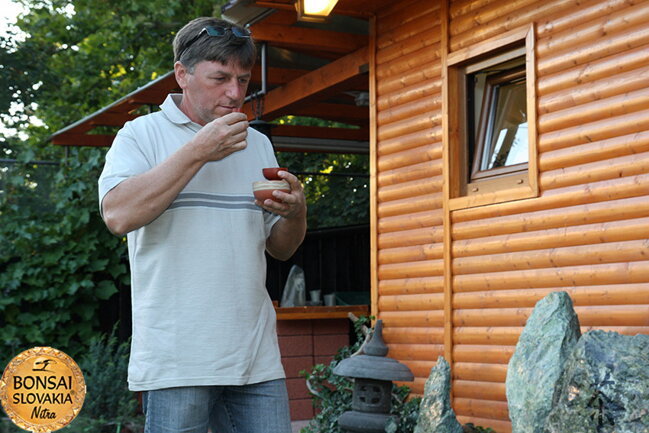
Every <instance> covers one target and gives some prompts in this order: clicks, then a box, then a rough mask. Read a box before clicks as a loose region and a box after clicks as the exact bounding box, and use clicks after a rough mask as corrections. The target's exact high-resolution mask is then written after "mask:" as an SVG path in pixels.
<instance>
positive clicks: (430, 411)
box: [414, 356, 462, 433]
mask: <svg viewBox="0 0 649 433" xmlns="http://www.w3.org/2000/svg"><path fill="white" fill-rule="evenodd" d="M414 433H462V425H461V424H460V423H459V422H458V421H457V418H456V417H455V412H454V411H453V408H452V407H451V367H450V366H449V365H448V362H447V361H446V359H444V357H443V356H440V357H439V358H437V364H435V366H434V367H433V368H431V370H430V375H429V376H428V380H426V385H424V397H423V398H422V400H421V404H420V405H419V418H418V419H417V425H416V426H415V432H414Z"/></svg>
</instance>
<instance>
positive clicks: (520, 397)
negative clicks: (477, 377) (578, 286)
mask: <svg viewBox="0 0 649 433" xmlns="http://www.w3.org/2000/svg"><path fill="white" fill-rule="evenodd" d="M580 335H581V332H580V330H579V319H578V318H577V314H576V313H575V310H574V309H573V307H572V300H571V299H570V296H568V294H567V293H566V292H553V293H550V294H549V295H547V296H546V297H545V298H543V299H541V300H540V301H539V302H537V304H536V306H535V307H534V311H533V312H532V315H531V316H530V317H529V319H528V320H527V324H526V325H525V328H524V329H523V332H522V333H521V336H520V338H519V340H518V344H516V351H515V352H514V355H512V357H511V359H510V360H509V366H508V368H507V379H506V391H507V404H508V408H509V418H510V419H511V421H512V432H513V433H541V432H543V428H544V425H545V419H546V417H547V416H548V414H549V413H550V410H551V409H552V396H553V395H554V391H555V386H556V383H557V381H558V379H559V376H560V375H561V372H562V371H563V368H564V364H565V362H566V360H567V359H568V357H569V355H570V353H571V352H572V350H573V348H574V347H575V344H576V343H577V341H578V340H579V337H580ZM563 433H565V431H564V432H563Z"/></svg>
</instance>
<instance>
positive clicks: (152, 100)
mask: <svg viewBox="0 0 649 433" xmlns="http://www.w3.org/2000/svg"><path fill="white" fill-rule="evenodd" d="M172 90H173V89H168V88H158V89H145V90H142V91H141V92H138V93H136V94H135V95H133V96H131V97H130V98H129V99H128V103H129V104H137V105H149V104H150V105H160V104H162V103H163V102H164V100H165V98H166V97H167V95H168V94H169V93H170V92H171V91H172ZM133 108H138V107H133Z"/></svg>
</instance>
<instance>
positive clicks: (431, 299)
mask: <svg viewBox="0 0 649 433" xmlns="http://www.w3.org/2000/svg"><path fill="white" fill-rule="evenodd" d="M396 3H397V4H395V5H394V6H392V7H390V8H387V9H386V10H384V11H382V13H381V14H379V15H378V16H377V19H376V40H375V47H376V53H375V58H374V59H375V60H374V61H375V65H374V66H375V69H374V74H375V80H376V149H375V158H376V176H375V182H376V197H375V199H376V207H375V212H374V226H375V231H376V233H375V235H376V243H375V251H374V255H375V260H376V265H377V283H376V287H374V288H373V290H374V291H375V299H376V303H375V305H374V313H375V314H377V316H378V317H380V318H382V319H383V321H384V325H385V331H384V334H385V339H386V341H387V342H388V344H389V347H390V356H392V357H395V358H397V359H399V360H400V361H402V362H404V363H405V364H407V365H408V366H409V367H410V368H411V369H412V370H413V372H414V373H415V376H416V380H415V383H414V384H410V385H411V387H412V389H413V392H414V393H416V394H419V393H422V392H423V385H424V382H425V379H426V377H427V376H428V373H429V371H430V368H431V367H432V366H433V365H434V363H435V360H436V359H437V357H438V356H439V355H445V356H446V357H447V359H450V360H451V361H452V367H453V368H452V372H453V387H452V389H453V399H454V403H453V404H454V407H455V410H456V412H457V414H458V416H459V419H460V421H461V422H463V423H466V422H473V423H474V424H476V425H482V426H488V427H492V428H494V429H495V430H496V431H497V432H499V433H502V432H510V431H511V426H510V424H509V422H508V413H507V404H506V397H505V385H504V382H505V376H506V367H507V363H508V361H509V358H510V356H511V355H512V353H513V351H514V348H515V345H516V342H517V340H518V337H519V335H520V332H521V330H522V328H523V326H524V325H525V321H526V319H527V318H528V317H529V315H530V313H531V311H532V308H533V307H534V305H535V303H536V302H537V301H538V300H539V299H541V298H542V297H543V296H545V295H547V294H548V293H550V292H551V291H555V290H565V291H567V292H568V293H569V294H570V295H571V297H572V299H573V301H574V303H575V308H576V311H577V313H578V315H579V319H580V322H581V325H582V327H583V331H586V330H589V329H607V330H615V331H618V332H621V333H624V334H631V335H633V334H636V333H646V334H649V241H648V240H647V239H648V238H649V236H648V235H649V85H648V84H649V26H648V25H647V23H648V22H649V0H645V1H641V0H636V1H633V0H589V1H585V0H511V1H508V2H502V1H498V0H455V1H452V0H451V1H448V2H447V3H444V4H442V1H441V0H440V1H430V0H422V1H420V0H407V1H401V2H396ZM531 23H534V24H535V32H536V35H535V36H536V59H537V64H536V72H537V83H536V84H537V112H538V125H537V126H538V134H539V136H538V150H539V156H538V169H539V187H540V193H539V196H538V197H536V198H532V199H525V200H519V201H512V202H505V203H500V204H496V205H491V206H482V207H475V208H469V209H463V210H457V211H453V212H449V211H448V210H446V209H445V206H447V204H448V198H447V197H445V192H444V181H443V180H444V176H443V175H444V170H445V167H447V161H444V140H445V135H444V129H443V126H444V125H443V119H444V116H443V114H444V98H443V92H442V89H443V86H444V80H443V70H444V68H445V65H444V64H443V62H444V59H445V55H446V54H448V53H452V52H454V51H457V50H460V49H464V48H467V47H471V46H472V45H473V44H476V43H479V42H482V41H485V40H487V39H489V38H492V37H494V36H497V35H499V34H501V33H503V32H505V31H508V30H512V29H515V28H518V27H521V26H524V25H529V24H531ZM443 31H447V33H446V34H443ZM444 43H446V44H447V46H444V45H443V44H444ZM445 215H446V220H447V221H448V223H449V224H448V227H446V230H448V232H447V235H446V237H445V228H444V225H443V222H444V220H445ZM445 239H447V245H445V244H444V240H445ZM445 248H447V249H448V251H449V253H447V254H445V253H444V250H445ZM445 260H446V261H447V262H445ZM445 269H446V270H447V272H446V273H445ZM445 278H446V279H447V280H445ZM445 284H447V286H450V293H449V292H448V290H447V293H446V294H445ZM449 298H450V299H449ZM445 303H447V304H448V306H450V308H448V306H447V308H446V312H445ZM445 326H446V333H447V334H448V337H447V338H446V339H445ZM449 328H450V329H449Z"/></svg>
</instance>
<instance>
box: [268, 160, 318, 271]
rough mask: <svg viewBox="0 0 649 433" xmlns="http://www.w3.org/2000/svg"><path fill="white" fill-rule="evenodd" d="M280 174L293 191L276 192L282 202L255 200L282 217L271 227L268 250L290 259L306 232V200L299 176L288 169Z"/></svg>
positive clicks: (274, 255) (277, 255)
mask: <svg viewBox="0 0 649 433" xmlns="http://www.w3.org/2000/svg"><path fill="white" fill-rule="evenodd" d="M278 175H279V177H280V178H282V179H284V180H286V181H287V182H288V183H289V185H291V192H289V193H286V192H283V191H275V192H274V195H275V197H276V198H278V199H280V200H282V202H281V203H277V202H275V201H273V200H270V199H268V200H265V201H264V202H263V203H260V202H259V201H255V202H256V203H257V205H259V206H261V207H263V208H264V209H266V210H268V211H270V212H273V213H275V214H277V215H280V216H281V217H282V218H280V220H279V221H277V222H276V223H275V225H273V228H272V229H271V232H270V236H268V239H267V240H266V250H267V251H268V253H269V254H270V255H271V256H273V257H275V258H276V259H278V260H288V259H289V258H291V256H292V255H293V254H294V253H295V251H296V250H297V249H298V247H299V246H300V244H302V241H303V240H304V235H305V234H306V213H307V209H306V200H305V198H304V191H303V189H302V184H301V183H300V181H299V180H298V178H297V177H295V176H294V175H292V174H291V173H288V172H286V171H280V172H278Z"/></svg>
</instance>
